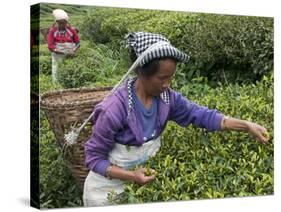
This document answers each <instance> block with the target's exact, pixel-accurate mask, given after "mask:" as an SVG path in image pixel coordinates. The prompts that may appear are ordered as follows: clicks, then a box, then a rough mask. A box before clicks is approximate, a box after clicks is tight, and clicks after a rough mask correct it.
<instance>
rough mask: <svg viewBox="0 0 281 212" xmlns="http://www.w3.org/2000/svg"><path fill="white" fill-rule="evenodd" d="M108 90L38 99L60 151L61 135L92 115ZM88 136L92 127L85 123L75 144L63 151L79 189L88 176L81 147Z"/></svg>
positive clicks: (65, 92)
mask: <svg viewBox="0 0 281 212" xmlns="http://www.w3.org/2000/svg"><path fill="white" fill-rule="evenodd" d="M111 89H112V88H111V87H104V88H93V89H89V88H80V89H66V90H60V91H54V92H48V93H45V94H43V95H42V96H41V102H40V106H41V108H42V109H43V110H44V112H45V114H46V116H47V119H48V121H49V123H50V126H51V128H52V130H53V132H54V134H55V137H56V140H57V142H58V144H59V145H60V147H61V148H63V146H64V144H65V139H64V135H65V133H68V132H69V131H70V130H71V126H73V125H75V126H77V127H79V126H81V124H82V123H83V121H84V120H85V119H86V118H88V117H89V115H90V114H91V113H92V111H93V109H94V106H95V105H96V104H98V103H99V102H100V101H102V100H103V98H104V97H105V96H106V95H107V94H108V93H109V91H110V90H111ZM91 133H92V123H91V122H89V123H87V125H86V126H85V128H84V129H83V130H82V131H81V133H80V135H79V138H78V139H77V143H75V144H74V145H71V146H68V147H67V149H66V151H64V158H65V160H66V161H67V164H68V166H69V168H70V169H71V172H72V174H73V176H74V177H75V179H76V181H77V183H78V186H79V187H80V188H81V189H82V188H83V184H84V180H85V178H86V176H87V174H88V169H87V168H86V167H85V160H84V159H85V156H84V144H85V142H86V141H87V140H88V139H89V137H90V136H91Z"/></svg>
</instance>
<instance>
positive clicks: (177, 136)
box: [109, 75, 274, 203]
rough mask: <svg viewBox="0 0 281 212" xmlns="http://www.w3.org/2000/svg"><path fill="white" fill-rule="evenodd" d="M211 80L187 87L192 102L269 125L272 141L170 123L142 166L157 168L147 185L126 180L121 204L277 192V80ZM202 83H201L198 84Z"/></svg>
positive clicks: (112, 197) (270, 77) (267, 78)
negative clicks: (225, 83)
mask: <svg viewBox="0 0 281 212" xmlns="http://www.w3.org/2000/svg"><path fill="white" fill-rule="evenodd" d="M204 80H206V79H202V78H201V79H200V78H199V79H197V82H196V81H195V82H193V83H192V84H191V85H189V86H186V87H183V88H182V89H181V91H182V93H183V94H184V95H186V96H187V97H189V98H190V99H191V100H193V101H195V102H198V103H199V104H201V105H206V106H208V107H209V108H217V109H219V110H220V111H221V112H223V113H224V114H227V115H230V116H233V117H237V118H242V119H247V120H252V121H255V122H257V123H259V124H261V125H264V126H265V127H267V129H268V131H269V132H270V136H271V139H270V143H269V144H268V145H262V144H260V143H259V142H258V141H256V140H255V139H254V138H253V137H252V136H250V135H248V134H246V133H242V132H213V133H208V132H206V131H205V130H204V129H199V128H195V127H193V126H189V127H187V128H181V127H179V126H178V125H176V124H175V123H169V125H168V127H167V128H166V130H165V132H164V134H163V135H162V146H161V149H160V151H159V152H158V153H157V154H156V156H155V157H153V158H151V159H150V160H149V161H148V162H147V163H146V164H144V165H143V166H146V167H148V166H149V167H150V168H153V169H155V170H156V171H157V176H156V179H155V180H154V181H152V182H150V183H149V184H147V185H145V186H139V185H137V184H134V183H127V185H126V188H125V192H124V193H123V194H122V195H121V196H119V199H118V200H116V199H115V198H116V196H115V195H114V194H111V195H110V197H109V198H110V199H111V200H112V201H115V202H118V203H145V202H158V201H172V200H189V199H208V198H223V197H242V196H256V195H269V194H273V187H274V185H273V184H274V182H273V78H272V75H269V76H268V77H264V78H263V80H262V81H261V82H259V83H257V84H251V85H247V86H246V85H243V86H238V85H237V84H235V85H230V86H227V87H218V88H216V89H212V88H210V87H209V86H208V85H207V84H205V83H204ZM198 81H199V82H200V83H198Z"/></svg>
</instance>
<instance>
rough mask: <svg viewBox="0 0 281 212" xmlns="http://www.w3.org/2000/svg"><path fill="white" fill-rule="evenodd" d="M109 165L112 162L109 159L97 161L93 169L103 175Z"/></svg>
mask: <svg viewBox="0 0 281 212" xmlns="http://www.w3.org/2000/svg"><path fill="white" fill-rule="evenodd" d="M108 166H110V162H109V161H108V160H102V161H100V162H99V163H97V165H96V166H95V168H94V170H93V171H94V172H96V173H98V174H100V175H102V176H105V172H106V169H107V167H108Z"/></svg>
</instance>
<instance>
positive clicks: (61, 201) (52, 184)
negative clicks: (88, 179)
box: [39, 111, 83, 208]
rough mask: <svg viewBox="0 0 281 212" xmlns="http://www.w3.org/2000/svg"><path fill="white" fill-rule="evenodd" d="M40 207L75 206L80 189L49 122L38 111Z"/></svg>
mask: <svg viewBox="0 0 281 212" xmlns="http://www.w3.org/2000/svg"><path fill="white" fill-rule="evenodd" d="M39 142H40V148H39V151H40V158H39V161H40V164H39V165H40V180H39V182H40V208H63V207H75V206H76V207H77V206H81V205H83V204H82V191H81V190H80V189H79V188H78V186H77V185H76V182H75V179H74V177H73V176H72V174H71V172H70V169H69V168H68V167H67V165H66V162H65V161H64V160H63V158H62V152H61V150H60V148H59V146H58V145H57V143H56V140H55V136H54V134H53V133H52V131H51V129H50V126H49V123H48V121H47V119H46V116H45V114H44V113H43V111H41V112H40V140H39Z"/></svg>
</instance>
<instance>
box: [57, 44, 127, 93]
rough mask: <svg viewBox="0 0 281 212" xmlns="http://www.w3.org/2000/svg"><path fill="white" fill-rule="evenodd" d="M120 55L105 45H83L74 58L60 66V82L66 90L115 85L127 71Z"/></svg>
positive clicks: (58, 74)
mask: <svg viewBox="0 0 281 212" xmlns="http://www.w3.org/2000/svg"><path fill="white" fill-rule="evenodd" d="M118 57H119V56H118V54H117V53H115V52H113V51H112V50H110V49H108V48H107V47H106V46H104V45H92V46H90V45H89V44H87V43H86V42H83V43H82V44H81V49H79V50H77V54H76V55H75V56H74V57H71V58H67V59H65V60H64V62H63V63H61V64H59V68H58V73H57V76H58V82H59V83H60V84H61V85H62V86H63V87H64V88H74V87H86V86H90V85H95V84H96V83H97V85H99V84H100V83H103V82H106V84H109V85H114V84H115V83H117V79H118V78H117V77H116V78H112V76H114V75H115V76H120V77H121V75H122V73H124V72H125V71H126V66H127V63H126V61H123V60H120V59H119V58H118Z"/></svg>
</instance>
